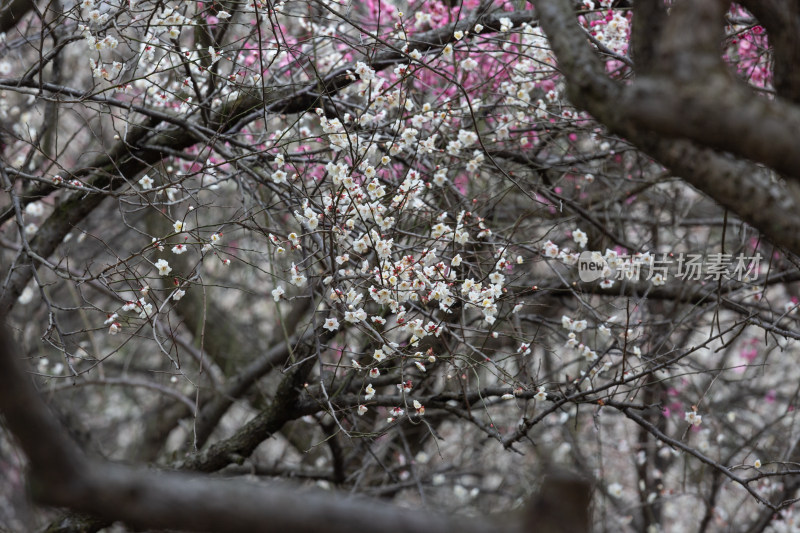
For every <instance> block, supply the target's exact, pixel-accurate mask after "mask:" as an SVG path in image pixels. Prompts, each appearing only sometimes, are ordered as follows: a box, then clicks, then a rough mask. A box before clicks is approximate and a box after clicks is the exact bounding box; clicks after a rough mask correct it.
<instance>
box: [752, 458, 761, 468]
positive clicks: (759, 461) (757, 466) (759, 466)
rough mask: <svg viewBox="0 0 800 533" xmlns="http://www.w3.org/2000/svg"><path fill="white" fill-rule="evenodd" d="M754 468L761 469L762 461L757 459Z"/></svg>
mask: <svg viewBox="0 0 800 533" xmlns="http://www.w3.org/2000/svg"><path fill="white" fill-rule="evenodd" d="M753 466H754V467H756V468H761V459H756V460H755V462H754V463H753Z"/></svg>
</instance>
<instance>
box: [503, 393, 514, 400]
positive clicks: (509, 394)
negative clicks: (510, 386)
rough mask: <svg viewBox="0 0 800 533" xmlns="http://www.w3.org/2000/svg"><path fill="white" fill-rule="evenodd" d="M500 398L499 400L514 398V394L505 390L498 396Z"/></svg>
mask: <svg viewBox="0 0 800 533" xmlns="http://www.w3.org/2000/svg"><path fill="white" fill-rule="evenodd" d="M500 399H501V400H513V399H514V395H513V394H511V393H510V392H507V393H505V394H503V395H502V396H500Z"/></svg>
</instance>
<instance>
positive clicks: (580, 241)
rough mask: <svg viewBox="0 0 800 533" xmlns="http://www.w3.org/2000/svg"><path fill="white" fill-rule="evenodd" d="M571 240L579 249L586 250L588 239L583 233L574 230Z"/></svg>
mask: <svg viewBox="0 0 800 533" xmlns="http://www.w3.org/2000/svg"><path fill="white" fill-rule="evenodd" d="M572 240H573V241H575V243H576V244H577V245H578V246H580V247H581V248H586V243H587V242H588V237H587V236H586V234H585V233H584V232H583V231H581V230H579V229H576V230H575V231H573V232H572Z"/></svg>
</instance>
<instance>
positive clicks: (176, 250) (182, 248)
mask: <svg viewBox="0 0 800 533" xmlns="http://www.w3.org/2000/svg"><path fill="white" fill-rule="evenodd" d="M185 252H186V245H185V244H176V245H175V246H173V247H172V253H173V254H175V255H181V254H182V253H185Z"/></svg>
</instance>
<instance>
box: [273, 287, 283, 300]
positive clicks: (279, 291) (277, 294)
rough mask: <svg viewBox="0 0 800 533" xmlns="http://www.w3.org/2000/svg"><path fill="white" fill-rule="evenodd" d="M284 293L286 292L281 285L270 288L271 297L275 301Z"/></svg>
mask: <svg viewBox="0 0 800 533" xmlns="http://www.w3.org/2000/svg"><path fill="white" fill-rule="evenodd" d="M284 294H286V291H285V290H283V287H277V288H275V289H273V290H272V299H273V300H275V301H276V302H277V301H278V300H280V299H281V296H283V295H284Z"/></svg>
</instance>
